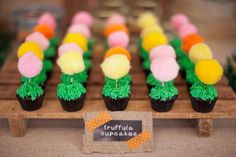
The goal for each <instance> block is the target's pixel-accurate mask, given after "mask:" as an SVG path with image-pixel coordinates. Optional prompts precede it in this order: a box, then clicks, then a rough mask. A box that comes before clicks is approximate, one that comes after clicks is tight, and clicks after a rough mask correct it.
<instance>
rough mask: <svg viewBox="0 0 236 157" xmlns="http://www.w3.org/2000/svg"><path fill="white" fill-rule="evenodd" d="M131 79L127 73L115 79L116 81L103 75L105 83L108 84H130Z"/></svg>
mask: <svg viewBox="0 0 236 157" xmlns="http://www.w3.org/2000/svg"><path fill="white" fill-rule="evenodd" d="M131 80H132V77H131V75H129V74H128V75H125V76H124V77H122V78H120V79H117V81H116V80H114V79H111V78H108V77H105V84H109V85H111V86H116V83H117V84H119V85H124V84H130V82H131Z"/></svg>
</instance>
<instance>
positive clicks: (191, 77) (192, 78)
mask: <svg viewBox="0 0 236 157" xmlns="http://www.w3.org/2000/svg"><path fill="white" fill-rule="evenodd" d="M185 79H186V82H187V83H190V84H194V83H195V82H198V81H199V79H198V78H197V75H196V74H195V71H194V69H191V70H190V69H189V70H186V78H185Z"/></svg>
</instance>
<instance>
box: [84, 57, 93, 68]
mask: <svg viewBox="0 0 236 157" xmlns="http://www.w3.org/2000/svg"><path fill="white" fill-rule="evenodd" d="M84 65H85V70H86V71H88V70H89V69H91V67H92V62H91V60H90V59H86V58H84Z"/></svg>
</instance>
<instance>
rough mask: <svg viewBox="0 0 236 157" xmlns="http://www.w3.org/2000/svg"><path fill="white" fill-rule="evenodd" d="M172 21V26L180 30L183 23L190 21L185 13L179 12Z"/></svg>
mask: <svg viewBox="0 0 236 157" xmlns="http://www.w3.org/2000/svg"><path fill="white" fill-rule="evenodd" d="M170 22H171V26H172V27H173V28H174V29H175V30H177V31H178V30H179V29H180V28H181V27H182V26H183V25H185V24H186V23H189V20H188V18H187V16H185V15H184V14H181V13H177V14H175V15H173V16H172V17H171V20H170Z"/></svg>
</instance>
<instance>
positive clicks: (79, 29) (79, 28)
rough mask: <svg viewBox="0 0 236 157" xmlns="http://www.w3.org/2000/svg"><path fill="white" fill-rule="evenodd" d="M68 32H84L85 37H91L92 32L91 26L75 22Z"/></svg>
mask: <svg viewBox="0 0 236 157" xmlns="http://www.w3.org/2000/svg"><path fill="white" fill-rule="evenodd" d="M67 33H79V34H82V35H83V36H84V37H85V38H87V39H90V38H91V33H90V30H89V27H88V26H86V25H84V24H74V25H71V26H70V27H69V29H68V31H67Z"/></svg>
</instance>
